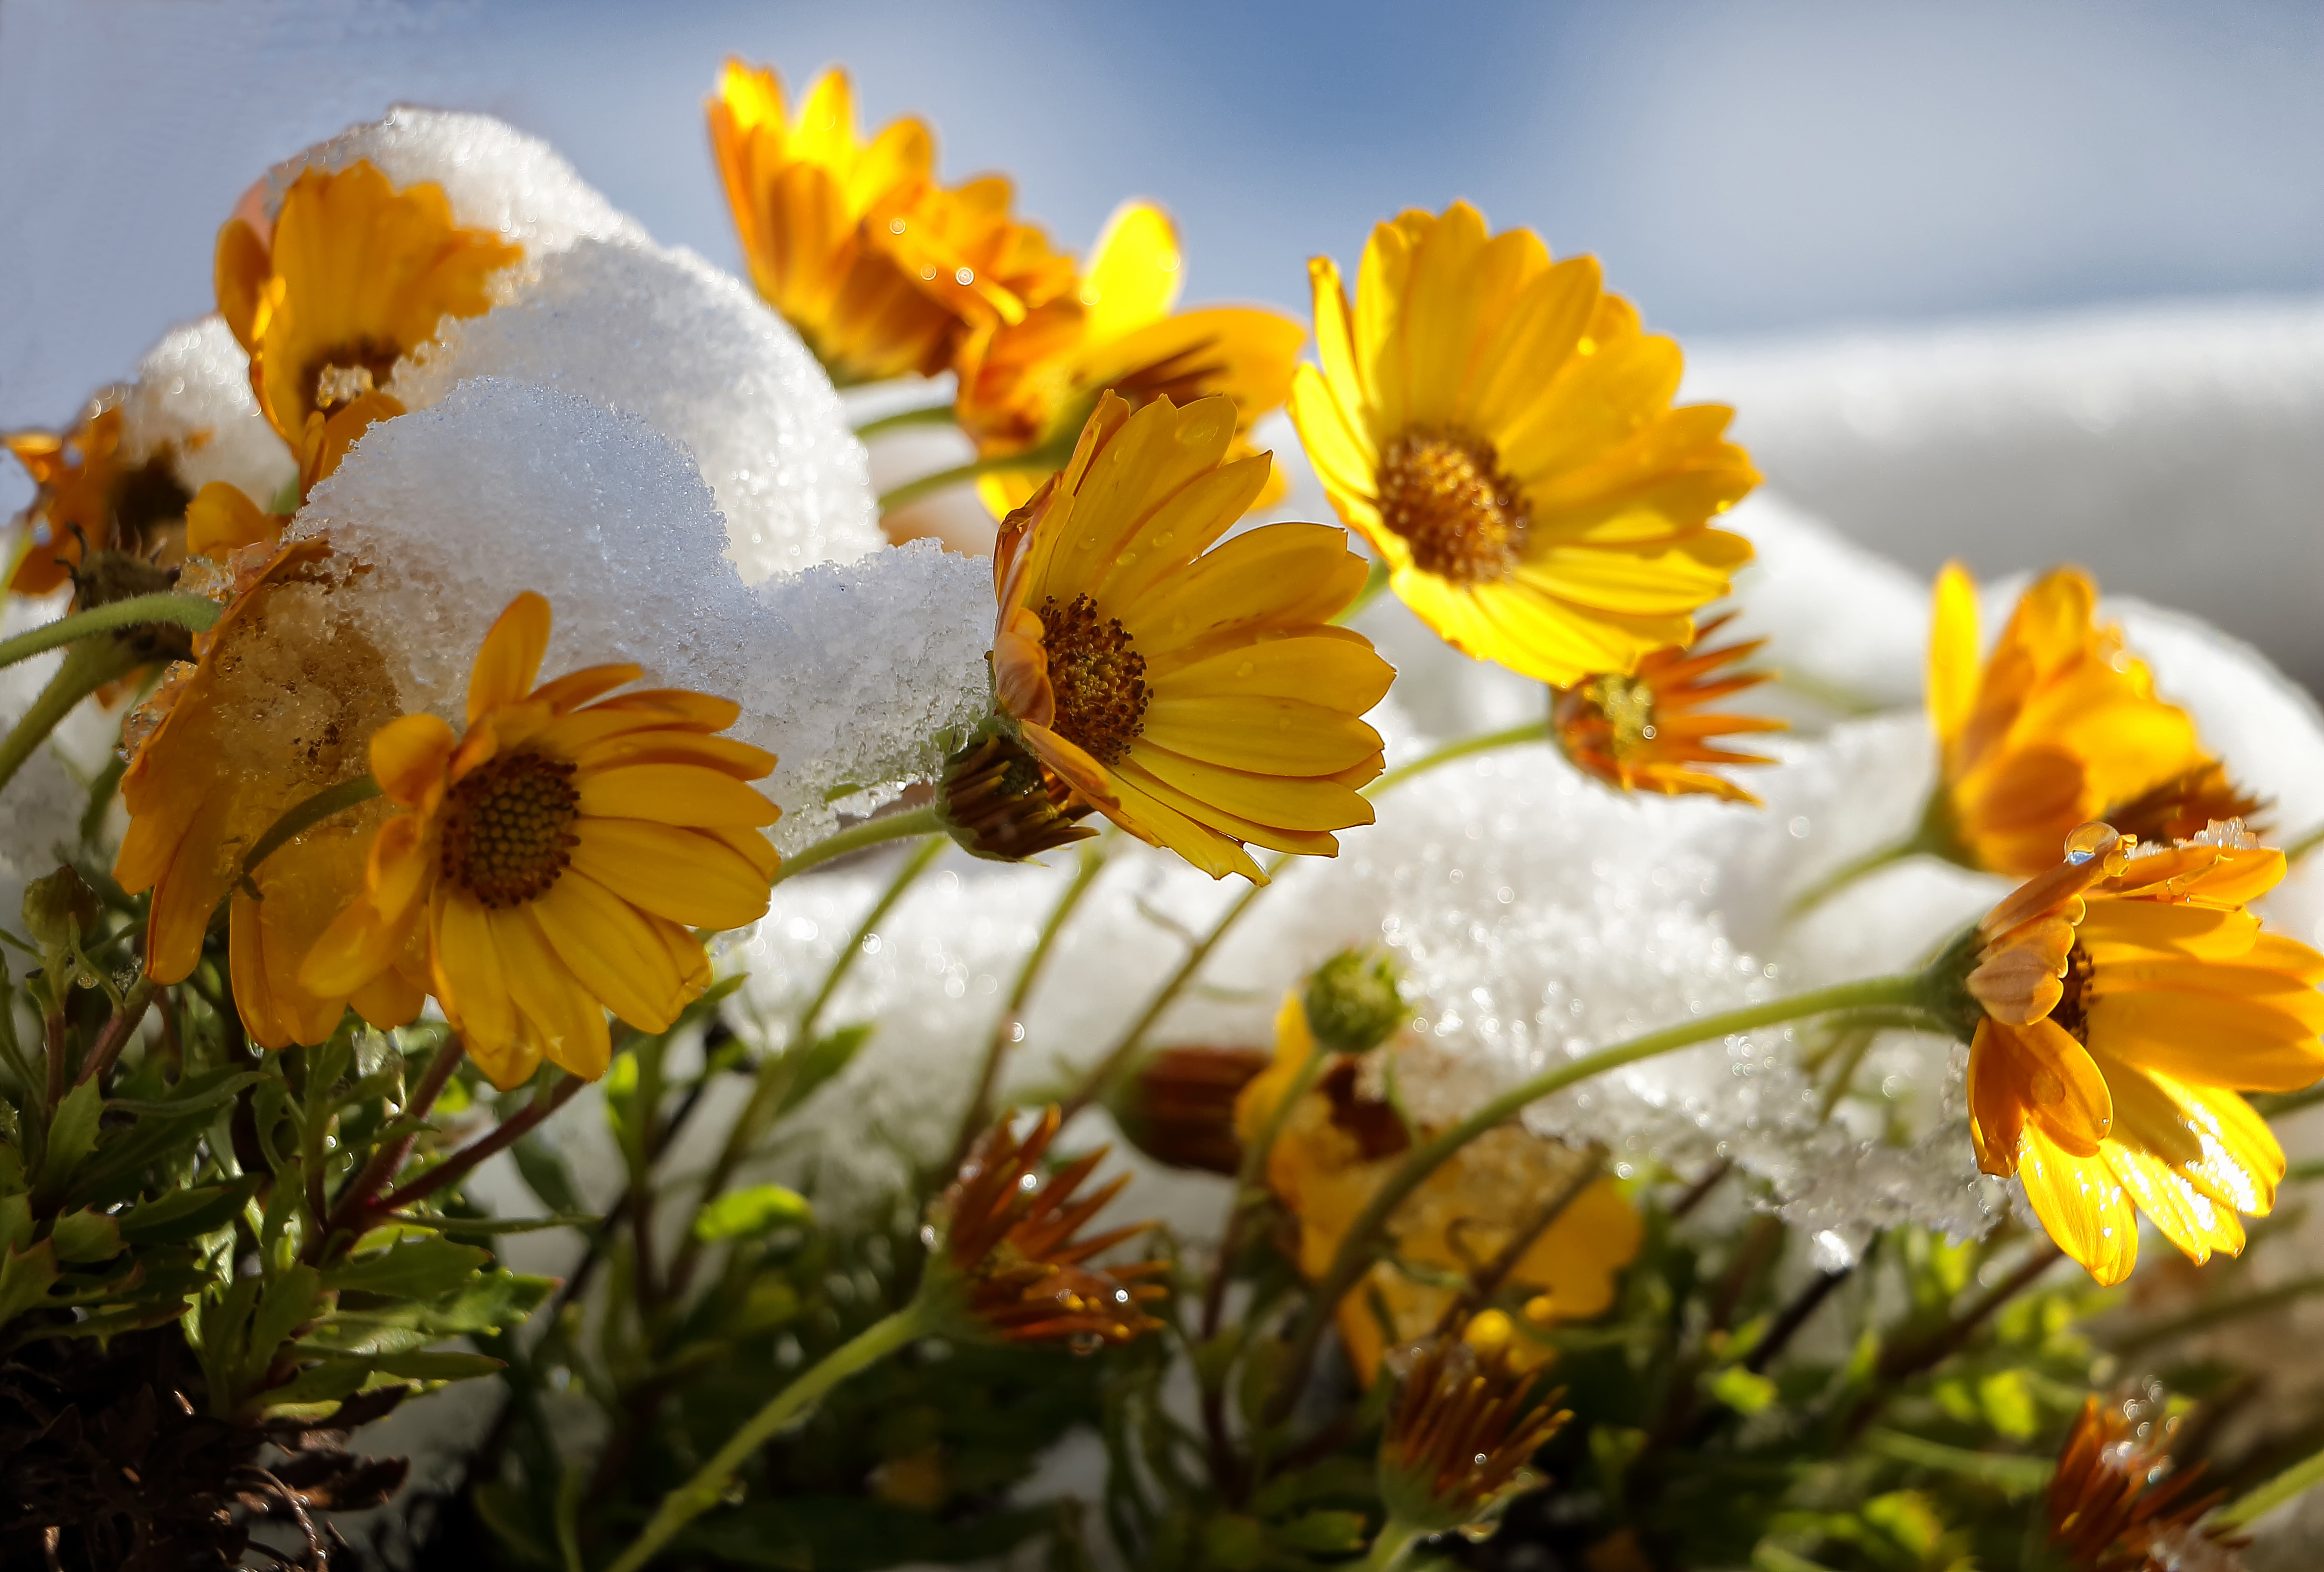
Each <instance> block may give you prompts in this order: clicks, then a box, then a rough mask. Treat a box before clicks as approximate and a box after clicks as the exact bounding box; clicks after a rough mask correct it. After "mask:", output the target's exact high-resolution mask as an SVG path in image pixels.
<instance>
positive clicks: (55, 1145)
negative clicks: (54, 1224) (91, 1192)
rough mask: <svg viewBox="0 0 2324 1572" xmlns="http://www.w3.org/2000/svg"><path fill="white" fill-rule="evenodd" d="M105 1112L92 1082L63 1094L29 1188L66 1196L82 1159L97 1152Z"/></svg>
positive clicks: (39, 1191)
mask: <svg viewBox="0 0 2324 1572" xmlns="http://www.w3.org/2000/svg"><path fill="white" fill-rule="evenodd" d="M104 1113H105V1096H104V1094H103V1093H101V1092H99V1091H98V1090H97V1083H96V1082H95V1081H83V1082H82V1083H81V1084H80V1085H79V1086H77V1087H74V1088H73V1089H72V1090H71V1091H69V1092H67V1093H66V1094H65V1096H64V1100H63V1101H62V1102H60V1103H59V1104H58V1105H57V1112H56V1116H55V1117H54V1118H52V1119H51V1120H50V1121H49V1144H48V1150H47V1151H45V1152H44V1153H43V1154H42V1158H41V1175H40V1178H39V1179H38V1180H37V1181H36V1182H35V1183H34V1184H33V1186H32V1188H33V1190H34V1191H35V1192H36V1193H37V1194H39V1195H42V1196H45V1197H51V1198H53V1197H58V1196H61V1195H63V1194H64V1193H65V1187H66V1186H68V1185H69V1184H71V1183H72V1179H73V1175H74V1174H75V1173H76V1172H77V1171H78V1170H79V1168H80V1165H81V1163H82V1161H83V1160H85V1159H86V1158H87V1157H88V1154H89V1153H90V1152H92V1151H96V1150H97V1120H98V1118H99V1117H101V1116H102V1115H103V1114H104Z"/></svg>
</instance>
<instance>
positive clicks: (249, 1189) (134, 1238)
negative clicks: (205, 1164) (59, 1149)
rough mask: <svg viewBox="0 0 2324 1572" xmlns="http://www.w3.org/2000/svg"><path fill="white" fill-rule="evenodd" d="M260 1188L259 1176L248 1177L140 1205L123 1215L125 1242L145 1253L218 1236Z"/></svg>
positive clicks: (120, 1216) (122, 1231)
mask: <svg viewBox="0 0 2324 1572" xmlns="http://www.w3.org/2000/svg"><path fill="white" fill-rule="evenodd" d="M258 1184H259V1181H258V1179H257V1178H256V1176H254V1175H245V1176H244V1177H243V1178H241V1179H235V1180H233V1181H231V1182H230V1183H226V1184H220V1185H195V1186H192V1187H190V1188H186V1189H182V1190H171V1192H170V1193H169V1194H167V1195H165V1196H162V1197H160V1198H159V1199H157V1200H152V1201H140V1202H137V1203H136V1204H135V1205H134V1206H131V1207H127V1208H125V1209H124V1211H122V1212H121V1213H120V1214H119V1216H118V1218H117V1221H118V1222H119V1223H120V1225H121V1237H122V1240H123V1242H124V1244H131V1245H134V1246H136V1247H138V1248H141V1249H142V1248H143V1247H145V1246H147V1245H152V1244H169V1243H172V1242H176V1241H181V1240H189V1239H198V1238H200V1237H201V1236H202V1235H203V1234H214V1233H216V1232H217V1230H219V1229H220V1228H223V1227H225V1226H226V1225H227V1224H229V1223H231V1222H233V1221H234V1219H235V1216H236V1215H237V1214H239V1213H240V1212H241V1210H242V1208H243V1207H244V1205H245V1204H246V1203H247V1202H248V1201H249V1199H250V1197H253V1196H254V1195H256V1194H257V1193H258Z"/></svg>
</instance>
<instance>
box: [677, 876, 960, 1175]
mask: <svg viewBox="0 0 2324 1572" xmlns="http://www.w3.org/2000/svg"><path fill="white" fill-rule="evenodd" d="M951 844H952V843H951V842H950V841H948V840H946V839H945V837H942V836H930V837H928V838H927V840H925V841H922V842H921V843H920V846H919V849H918V851H915V852H914V853H913V854H912V855H910V856H909V857H908V858H907V859H905V862H904V865H903V866H902V867H900V868H899V869H897V870H896V876H895V878H893V879H892V880H890V882H889V884H888V887H887V888H886V889H885V890H883V891H881V892H880V899H878V900H877V901H874V902H872V903H871V911H867V912H865V913H864V914H863V920H862V922H859V923H857V924H856V925H855V933H854V936H853V938H851V939H849V940H848V941H847V948H845V949H844V950H842V951H840V952H839V954H838V955H837V956H836V957H834V958H833V960H832V963H831V969H830V970H829V971H827V972H825V973H824V975H823V985H822V986H821V987H819V988H817V989H816V991H815V997H814V998H812V999H810V1000H808V1001H807V1009H806V1011H805V1012H804V1013H801V1014H800V1016H799V1023H798V1032H797V1033H795V1034H794V1035H793V1037H792V1040H793V1041H794V1042H798V1043H807V1042H812V1041H813V1040H815V1029H816V1025H817V1023H819V1022H821V1021H822V1020H823V1011H824V1006H825V1005H826V1004H828V1003H831V996H832V995H833V994H836V993H837V992H839V985H840V984H841V983H842V982H844V980H845V979H846V976H847V974H848V972H849V971H850V970H852V969H853V967H854V965H855V957H857V956H860V955H862V953H863V941H864V940H865V939H870V938H871V935H872V933H873V931H874V930H876V929H878V928H879V926H880V925H881V923H882V922H884V921H886V920H888V913H889V912H890V911H894V910H895V909H896V902H899V901H901V900H902V899H903V898H904V895H905V892H908V890H910V889H911V887H912V886H913V885H914V884H917V883H919V881H920V875H921V874H925V873H927V871H928V869H929V868H931V867H933V866H934V865H935V864H936V859H937V858H938V857H940V856H942V855H944V853H945V847H946V846H950V845H951ZM705 1198H706V1197H705Z"/></svg>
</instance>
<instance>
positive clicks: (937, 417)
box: [855, 400, 954, 442]
mask: <svg viewBox="0 0 2324 1572" xmlns="http://www.w3.org/2000/svg"><path fill="white" fill-rule="evenodd" d="M953 423H954V421H953V414H952V402H951V401H950V400H946V401H945V402H943V403H940V404H926V405H923V406H922V407H920V408H918V409H914V410H898V411H895V412H894V413H892V414H886V415H881V416H880V417H878V418H877V419H875V420H870V421H864V422H863V423H862V425H860V426H858V427H856V428H855V439H856V440H857V441H859V442H869V441H870V440H871V439H872V438H874V437H884V436H886V435H887V434H888V433H889V432H890V431H901V430H906V429H908V428H909V427H912V426H949V425H952V424H953Z"/></svg>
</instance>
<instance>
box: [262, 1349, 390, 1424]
mask: <svg viewBox="0 0 2324 1572" xmlns="http://www.w3.org/2000/svg"><path fill="white" fill-rule="evenodd" d="M371 1368H372V1367H371V1362H370V1361H369V1360H365V1359H330V1360H326V1361H324V1362H323V1363H322V1364H309V1365H308V1366H307V1367H306V1368H305V1369H303V1370H301V1371H300V1372H299V1373H298V1374H296V1375H294V1376H292V1377H291V1379H290V1380H289V1381H286V1382H283V1383H282V1384H281V1386H275V1387H269V1388H268V1389H267V1390H266V1391H264V1392H260V1393H258V1394H257V1395H258V1396H260V1397H263V1399H264V1400H265V1401H266V1407H267V1408H268V1410H270V1411H271V1410H279V1409H283V1408H294V1407H299V1406H302V1405H304V1404H308V1403H323V1402H335V1401H337V1400H338V1399H340V1398H343V1397H350V1396H353V1395H354V1394H355V1393H356V1392H360V1391H362V1390H363V1384H364V1382H366V1381H368V1380H370V1379H371ZM313 1417H318V1418H319V1417H322V1416H319V1415H318V1416H313Z"/></svg>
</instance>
